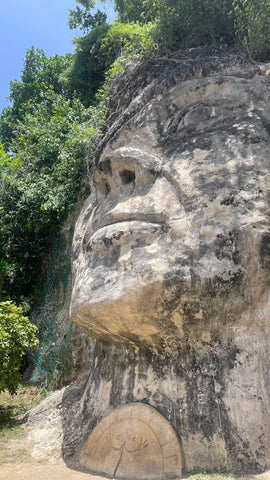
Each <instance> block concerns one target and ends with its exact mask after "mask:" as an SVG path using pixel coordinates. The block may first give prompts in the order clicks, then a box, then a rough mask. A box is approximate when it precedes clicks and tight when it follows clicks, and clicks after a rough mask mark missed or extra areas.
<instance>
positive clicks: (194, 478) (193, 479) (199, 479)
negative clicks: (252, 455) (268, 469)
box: [188, 473, 254, 480]
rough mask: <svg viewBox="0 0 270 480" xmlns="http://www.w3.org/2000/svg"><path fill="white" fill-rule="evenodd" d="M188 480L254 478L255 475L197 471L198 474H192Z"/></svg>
mask: <svg viewBox="0 0 270 480" xmlns="http://www.w3.org/2000/svg"><path fill="white" fill-rule="evenodd" d="M188 480H254V477H252V476H250V477H239V476H235V475H230V474H228V475H225V474H219V473H209V474H208V473H197V474H196V475H190V476H189V477H188Z"/></svg>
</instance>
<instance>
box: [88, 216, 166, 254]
mask: <svg viewBox="0 0 270 480" xmlns="http://www.w3.org/2000/svg"><path fill="white" fill-rule="evenodd" d="M151 218H153V217H152V216H151ZM101 223H105V225H102V226H101V225H99V228H97V229H96V230H95V231H94V232H91V234H90V235H89V236H87V235H86V236H85V238H84V246H85V248H86V249H87V250H89V251H91V252H93V253H95V254H97V253H99V254H100V253H102V252H104V251H105V250H108V248H109V247H117V246H121V245H123V244H124V243H127V242H130V241H132V242H134V243H136V242H138V241H139V240H142V239H143V240H144V243H145V244H151V243H152V242H153V240H154V239H156V238H157V235H158V234H159V233H161V232H162V230H163V229H164V221H162V222H161V221H158V222H157V221H156V222H155V221H153V220H151V221H150V220H142V219H140V220H137V219H133V218H130V219H126V220H123V219H121V220H119V219H117V220H116V219H115V221H114V222H112V219H111V220H110V222H109V221H108V222H106V219H104V220H103V222H101Z"/></svg>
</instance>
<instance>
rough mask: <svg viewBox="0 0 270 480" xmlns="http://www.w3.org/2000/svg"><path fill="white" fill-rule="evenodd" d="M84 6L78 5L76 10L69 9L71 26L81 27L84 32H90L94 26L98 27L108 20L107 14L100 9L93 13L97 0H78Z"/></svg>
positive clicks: (72, 27)
mask: <svg viewBox="0 0 270 480" xmlns="http://www.w3.org/2000/svg"><path fill="white" fill-rule="evenodd" d="M76 2H77V3H78V4H79V5H81V6H82V7H83V8H81V7H78V5H77V6H76V8H75V9H74V10H69V21H68V25H69V28H71V30H72V29H74V28H78V27H79V28H80V29H81V30H83V31H84V33H86V32H89V31H90V30H91V29H92V28H95V27H98V26H100V25H102V24H103V23H106V21H107V15H106V13H104V12H101V11H100V10H97V12H94V13H92V10H93V8H94V7H95V4H96V1H95V0H76Z"/></svg>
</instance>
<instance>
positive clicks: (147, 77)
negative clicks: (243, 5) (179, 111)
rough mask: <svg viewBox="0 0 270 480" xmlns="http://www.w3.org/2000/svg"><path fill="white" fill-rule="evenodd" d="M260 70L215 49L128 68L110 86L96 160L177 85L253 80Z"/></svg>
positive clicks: (233, 54) (197, 50)
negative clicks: (211, 78)
mask: <svg viewBox="0 0 270 480" xmlns="http://www.w3.org/2000/svg"><path fill="white" fill-rule="evenodd" d="M259 71H260V69H259V67H258V66H257V65H256V64H254V63H252V62H250V61H249V60H248V59H247V58H245V57H244V56H242V55H241V54H240V53H238V52H235V51H233V52H229V53H226V54H224V53H220V52H216V51H213V50H212V49H211V50H209V49H203V48H200V49H192V50H189V51H188V52H180V53H179V52H178V53H177V54H175V55H174V56H173V57H170V58H167V57H156V58H151V59H148V60H147V61H145V62H144V63H141V64H140V65H137V66H135V67H134V66H132V65H131V66H127V68H126V69H125V71H124V72H123V73H122V74H121V75H119V76H118V77H117V78H116V79H115V81H114V82H112V84H111V88H110V96H109V101H108V117H107V121H106V131H105V134H104V136H103V138H102V140H101V142H100V144H99V148H98V151H97V157H98V156H99V155H100V153H101V152H102V150H103V149H104V147H105V146H106V144H107V143H108V142H109V141H111V140H113V139H114V137H115V135H117V133H118V132H119V130H120V129H121V128H122V126H123V125H124V124H126V123H127V122H129V121H130V120H131V119H132V118H133V117H135V116H136V114H138V113H139V112H140V111H141V110H142V109H143V108H144V107H145V106H146V105H147V104H148V103H149V102H152V101H153V100H154V99H157V98H159V97H164V96H166V95H167V93H168V91H169V90H170V89H173V87H175V86H176V85H177V84H179V83H181V82H185V81H188V80H191V79H199V78H201V79H203V78H207V77H209V76H216V75H226V76H229V75H232V76H235V77H241V78H252V77H253V76H254V75H255V74H256V73H259Z"/></svg>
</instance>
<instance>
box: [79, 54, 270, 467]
mask: <svg viewBox="0 0 270 480" xmlns="http://www.w3.org/2000/svg"><path fill="white" fill-rule="evenodd" d="M190 55H191V58H186V57H185V58H184V56H181V55H179V56H176V57H174V58H172V59H165V58H161V59H154V60H150V61H149V62H148V63H146V64H144V65H142V66H140V67H137V68H136V69H133V70H130V71H129V70H128V71H127V72H125V75H123V78H122V81H121V82H120V83H118V84H116V85H115V92H114V93H115V97H114V100H112V102H111V112H112V114H111V117H110V120H109V122H110V126H109V128H108V130H107V133H106V135H105V138H104V141H103V143H102V145H101V148H100V155H99V158H98V162H97V165H96V167H95V169H94V176H93V187H94V188H93V192H92V195H91V197H90V198H89V199H88V200H87V202H86V204H85V206H84V208H83V210H82V212H81V215H80V217H79V220H78V222H77V226H76V231H75V235H74V250H73V259H74V260H73V294H72V303H71V316H72V319H73V321H74V322H76V323H78V324H79V325H80V326H82V327H83V328H84V329H85V330H86V331H87V332H88V333H89V335H90V336H91V337H93V338H96V339H97V340H98V342H99V341H100V342H101V343H97V347H96V353H95V356H96V360H95V370H93V371H92V372H91V373H90V377H89V382H88V384H87V386H86V390H85V393H84V402H85V407H84V408H85V410H84V412H85V413H84V415H85V416H87V412H88V413H89V415H92V417H91V420H90V417H89V422H88V430H87V432H86V431H85V435H84V441H85V440H86V438H88V436H89V434H90V433H91V430H92V429H93V428H94V427H95V426H96V425H97V423H98V421H100V420H101V418H103V417H104V415H106V414H107V413H108V412H110V411H111V409H112V408H115V407H118V406H119V405H121V404H124V403H130V402H144V403H147V404H149V405H151V406H153V407H155V408H156V409H157V410H159V411H160V413H162V414H163V415H164V417H165V418H167V420H169V422H170V423H171V424H172V425H173V427H174V430H175V431H176V434H177V435H178V438H179V439H180V441H181V447H182V452H183V469H184V471H185V470H186V471H191V470H194V469H196V468H197V469H205V468H206V469H210V470H211V469H212V470H215V469H222V470H227V471H228V470H238V471H248V472H249V473H250V471H251V470H253V471H261V470H264V469H265V468H270V377H269V358H270V356H269V354H270V352H269V350H270V321H269V318H270V316H269V314H270V308H269V265H270V256H269V252H270V250H269V186H270V184H269V166H270V165H269V164H270V104H269V97H270V77H269V76H268V69H267V66H264V67H261V68H259V67H258V66H255V65H252V64H249V63H248V62H245V61H244V60H243V59H241V58H240V57H238V56H237V55H233V54H227V55H216V54H215V55H211V56H203V57H202V56H201V54H198V53H196V51H194V52H191V54H190ZM192 56H193V58H192ZM104 342H105V343H106V345H109V346H107V347H106V355H105V354H104V351H103V350H102V348H103V347H102V348H101V347H100V346H99V345H101V344H102V343H104ZM101 351H102V352H103V353H101ZM102 392H103V393H102ZM86 398H87V402H86V400H85V399H86ZM97 399H99V400H97ZM97 401H98V402H99V404H98V407H97ZM86 403H87V406H86ZM209 452H210V453H209Z"/></svg>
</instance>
